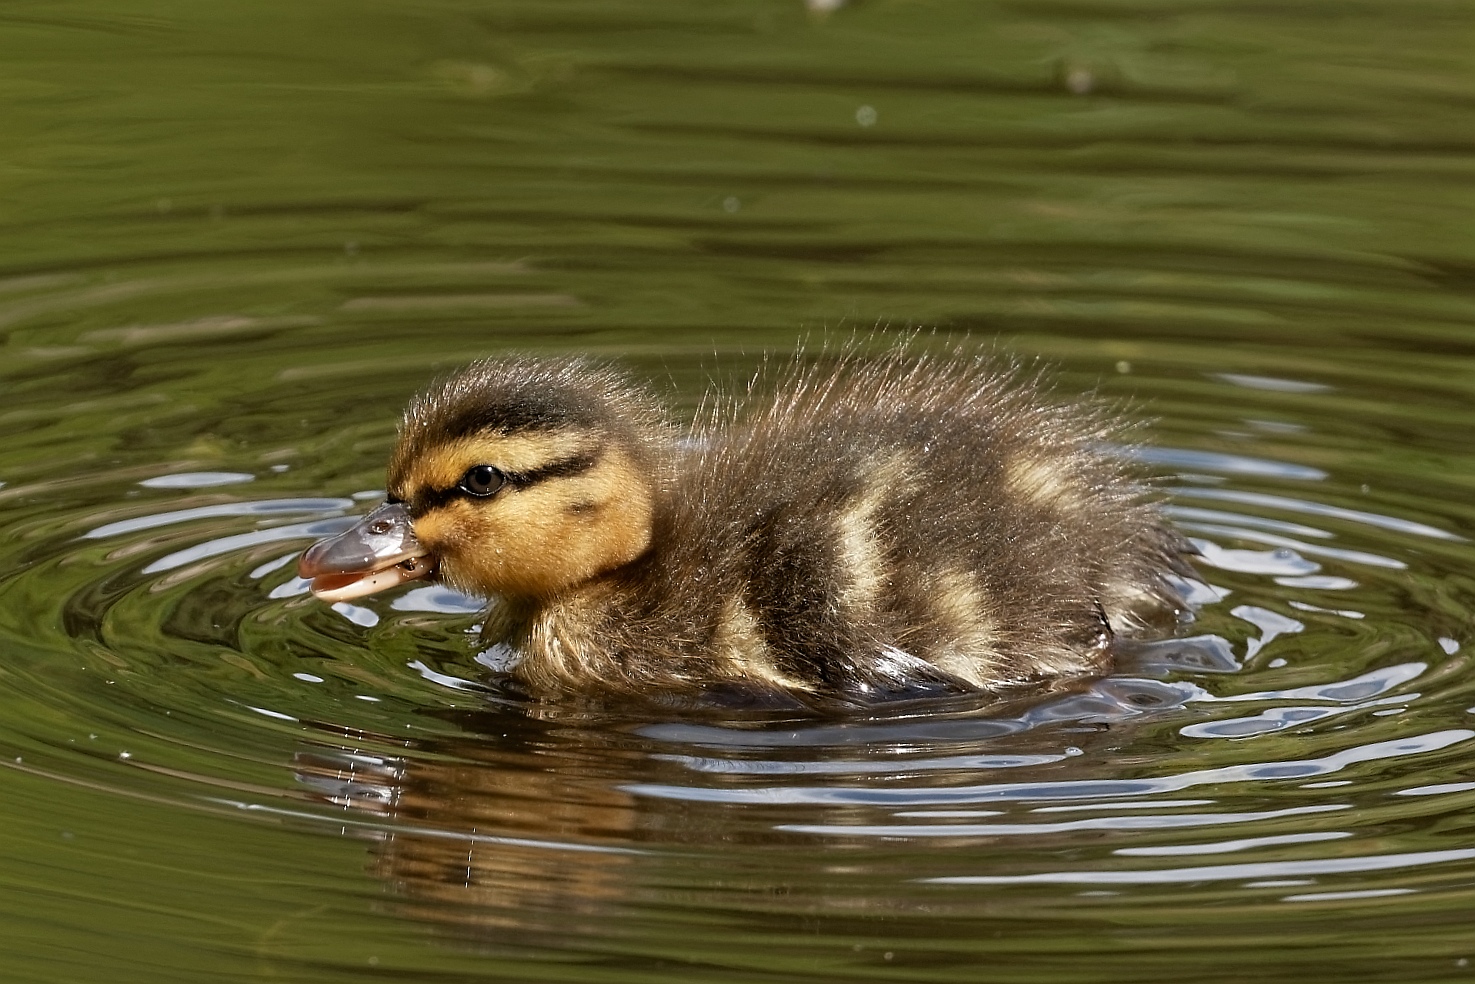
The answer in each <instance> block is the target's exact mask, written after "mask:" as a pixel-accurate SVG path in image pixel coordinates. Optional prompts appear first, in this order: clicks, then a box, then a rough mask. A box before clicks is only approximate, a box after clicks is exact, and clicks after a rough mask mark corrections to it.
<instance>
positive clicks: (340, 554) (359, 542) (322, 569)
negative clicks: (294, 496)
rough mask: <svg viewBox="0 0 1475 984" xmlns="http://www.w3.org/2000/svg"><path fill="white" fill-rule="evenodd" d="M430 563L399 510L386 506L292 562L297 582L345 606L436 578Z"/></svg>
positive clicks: (431, 559) (432, 559)
mask: <svg viewBox="0 0 1475 984" xmlns="http://www.w3.org/2000/svg"><path fill="white" fill-rule="evenodd" d="M435 569H436V562H435V557H434V556H433V555H431V554H430V552H429V551H427V550H426V549H425V548H424V547H422V546H421V545H420V541H418V540H417V539H415V527H414V524H413V523H412V521H411V519H410V514H409V512H408V511H406V509H405V507H404V504H403V503H399V502H386V503H384V504H383V505H382V506H380V507H379V508H377V509H375V510H374V511H373V512H371V513H369V515H367V516H365V517H364V518H363V519H361V520H359V521H358V522H357V523H356V524H354V525H353V526H352V527H350V528H349V529H347V530H344V531H343V532H342V533H339V534H338V535H337V536H333V537H329V538H327V539H325V540H319V541H318V542H317V543H314V544H313V545H312V546H311V547H309V548H308V550H307V552H306V553H304V554H303V555H302V557H301V558H300V559H299V560H298V561H297V574H298V576H299V577H303V578H307V579H309V580H311V581H312V593H313V594H315V595H317V596H318V597H319V598H321V599H323V600H324V601H328V602H338V601H348V600H349V599H352V598H362V597H363V596H365V595H371V594H376V593H377V592H380V591H384V590H386V589H388V588H392V587H395V586H396V585H399V584H404V583H406V582H407V581H415V580H419V579H420V578H423V577H427V576H429V575H430V574H433V573H435Z"/></svg>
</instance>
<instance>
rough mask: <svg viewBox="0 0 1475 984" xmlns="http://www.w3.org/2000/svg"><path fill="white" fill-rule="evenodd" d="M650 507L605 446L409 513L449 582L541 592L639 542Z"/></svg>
mask: <svg viewBox="0 0 1475 984" xmlns="http://www.w3.org/2000/svg"><path fill="white" fill-rule="evenodd" d="M570 450H571V451H573V452H574V453H577V446H570ZM555 460H557V459H555ZM456 477H458V478H459V477H460V473H457V476H456ZM652 511H653V504H652V501H651V491H650V487H649V484H648V482H646V481H644V480H642V476H641V473H640V471H639V470H638V469H637V468H636V466H635V464H634V463H633V462H632V461H631V460H630V458H629V457H628V455H626V454H625V453H624V452H623V451H620V450H619V449H612V450H610V451H609V452H608V453H607V454H605V455H604V457H603V458H601V459H600V460H599V462H598V463H597V464H595V465H594V466H593V467H591V468H589V469H588V470H587V471H584V472H581V473H579V474H576V475H569V476H560V477H555V478H549V479H546V480H544V481H541V482H538V483H536V484H533V485H530V486H527V487H524V488H516V487H510V488H507V489H504V490H503V491H502V492H500V493H499V494H497V495H495V496H491V497H489V498H486V499H468V498H452V499H450V500H449V501H447V502H444V503H442V504H441V505H438V506H436V507H435V508H433V509H430V510H429V511H428V512H426V513H424V514H423V515H421V516H419V517H417V518H416V519H415V536H416V538H417V539H419V541H420V543H421V544H422V545H423V546H424V547H426V549H428V550H430V551H431V552H433V553H435V554H436V555H437V557H438V558H439V559H440V564H441V572H442V574H443V575H444V576H445V577H446V579H447V580H448V581H450V582H451V583H452V584H455V585H456V586H457V587H460V588H462V589H464V590H468V591H471V592H474V593H478V594H483V595H486V594H500V595H504V596H512V597H535V598H546V597H550V596H552V595H554V594H557V593H558V592H561V591H563V590H564V589H566V588H569V587H571V586H573V585H577V584H580V583H583V582H585V581H587V580H589V579H591V578H594V577H597V576H598V575H600V574H602V573H604V572H605V571H608V570H611V569H613V568H615V567H618V566H620V565H622V564H626V563H629V562H630V561H631V560H634V559H635V558H636V557H637V556H639V555H640V554H641V553H642V552H644V551H645V549H646V548H647V547H648V546H649V545H650V537H651V516H652Z"/></svg>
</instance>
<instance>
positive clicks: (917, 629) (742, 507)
mask: <svg viewBox="0 0 1475 984" xmlns="http://www.w3.org/2000/svg"><path fill="white" fill-rule="evenodd" d="M1118 430H1119V426H1118V424H1117V422H1116V421H1114V420H1113V419H1112V418H1110V417H1109V416H1108V415H1106V414H1104V413H1102V412H1100V411H1098V410H1093V409H1090V408H1082V407H1079V406H1066V405H1062V404H1060V403H1057V402H1055V401H1054V400H1052V399H1051V398H1050V397H1049V396H1048V395H1047V394H1046V393H1045V392H1044V389H1043V386H1042V384H1041V383H1040V381H1039V379H1038V377H1037V376H1035V375H1032V374H1029V373H1026V372H1023V371H1021V370H1019V369H1018V368H1016V367H1013V366H1011V365H1008V364H1004V363H1001V362H1000V361H998V360H996V359H992V358H988V357H982V356H978V355H976V354H970V353H969V352H968V351H965V350H961V349H953V350H950V351H948V352H946V353H944V354H942V355H927V354H915V353H912V352H910V351H907V350H893V351H891V352H888V353H886V354H882V355H880V356H878V357H873V358H866V357H862V356H861V355H859V354H856V353H855V352H853V351H846V352H844V353H841V354H837V355H830V356H828V357H826V356H823V355H822V356H821V357H820V359H819V360H817V361H814V362H802V361H796V362H794V363H793V364H790V365H788V366H784V367H780V368H778V369H776V370H769V371H765V372H763V373H760V374H759V376H758V377H756V378H755V379H754V380H752V381H750V385H749V387H748V388H747V392H745V393H744V394H742V395H741V396H735V397H728V398H725V399H719V400H718V401H716V402H714V403H713V404H712V406H711V408H710V409H709V410H708V411H707V412H705V413H703V414H701V415H700V416H699V419H698V420H697V422H696V423H695V424H694V425H692V427H691V429H690V431H689V432H687V433H681V432H680V431H678V430H677V429H676V428H675V427H674V426H673V425H672V424H671V423H670V422H669V421H668V419H667V417H666V415H665V414H664V412H663V411H662V410H661V408H660V406H659V404H658V403H657V401H655V400H654V399H653V398H652V397H651V396H650V395H649V394H648V393H647V392H646V391H645V390H644V389H643V388H641V387H639V386H637V385H635V384H633V383H631V382H630V381H628V380H627V379H626V378H624V377H623V376H622V375H620V374H619V373H617V372H615V371H613V370H610V369H608V368H605V367H597V366H593V365H590V364H588V363H585V362H583V361H580V360H547V359H499V360H489V361H485V362H479V363H475V364H473V365H471V366H468V367H467V368H465V369H463V370H461V371H460V372H458V373H456V374H455V375H453V376H451V377H450V378H449V379H447V380H445V381H443V382H441V383H440V384H438V385H437V386H435V387H433V388H432V389H430V390H429V391H428V392H426V393H425V394H423V395H422V396H420V397H418V398H417V399H416V400H415V401H414V402H413V403H412V404H411V406H410V408H409V409H408V410H407V411H406V414H405V418H404V423H403V426H402V428H401V433H400V439H399V443H398V446H397V447H396V449H395V451H394V455H393V457H392V459H391V462H390V468H389V485H388V489H389V494H390V503H389V504H388V505H387V506H385V507H381V511H378V512H376V514H375V515H379V516H380V519H379V521H378V525H379V526H384V525H385V524H386V522H387V521H388V520H392V519H396V517H400V521H401V525H404V524H403V521H402V517H403V516H405V515H407V516H408V519H409V522H408V526H407V529H408V533H407V536H408V539H407V540H405V542H404V543H403V544H401V545H400V546H399V547H397V548H396V549H393V550H386V551H380V552H379V553H378V554H375V556H376V557H378V560H376V561H373V562H355V563H350V562H347V561H344V560H343V557H344V556H346V555H347V554H353V551H354V550H358V553H359V554H363V553H364V550H363V548H362V543H363V542H364V541H363V536H360V537H359V538H357V539H355V538H354V537H353V536H352V534H354V531H349V533H346V534H343V535H342V537H340V538H338V541H325V543H324V544H320V545H319V546H318V547H315V548H314V551H317V552H318V553H317V555H316V556H315V555H314V554H313V552H311V551H310V552H309V554H308V555H307V556H305V557H304V560H303V565H302V567H303V573H304V575H305V576H315V577H317V578H318V579H319V582H320V583H315V585H314V586H315V589H319V590H320V593H322V594H324V596H326V597H334V594H333V592H334V590H339V589H341V590H342V591H344V592H348V593H350V594H351V593H367V592H366V591H365V590H360V589H355V588H353V587H351V585H352V584H354V583H356V578H362V577H363V576H366V575H368V574H369V573H370V572H371V571H372V572H374V574H375V576H378V577H381V578H383V577H384V576H385V571H386V570H387V569H388V567H389V566H392V565H393V564H399V565H401V567H402V568H403V570H404V571H405V572H406V573H404V574H403V575H400V579H406V578H409V577H414V576H418V575H419V574H421V573H424V572H425V571H427V570H431V569H432V565H434V567H433V569H438V571H439V574H440V576H441V577H442V578H444V579H445V580H446V581H447V582H448V583H449V584H451V585H453V586H455V587H457V588H459V589H461V590H463V591H467V592H470V593H474V594H478V595H482V596H487V597H493V598H494V599H496V600H495V602H494V607H493V610H492V612H491V613H490V614H489V616H488V633H489V635H491V636H492V637H493V638H494V639H499V640H501V641H504V642H505V643H506V644H507V645H508V646H510V647H511V648H512V649H513V650H514V651H515V652H516V653H518V654H519V656H520V662H519V663H518V664H517V666H516V669H515V670H514V673H515V674H516V675H517V676H518V677H519V678H520V679H521V680H522V681H523V683H524V684H525V685H526V686H527V687H528V688H529V689H530V690H532V691H533V692H535V693H538V694H556V693H560V692H568V691H578V692H588V691H604V692H607V693H617V694H619V693H623V694H645V695H652V696H656V697H660V698H663V699H665V698H669V697H671V696H679V695H683V694H695V693H697V692H700V691H706V690H712V689H739V690H743V689H751V690H756V691H760V692H762V691H768V692H785V693H789V694H792V695H794V696H797V697H799V698H800V699H803V700H811V699H825V698H837V699H842V700H858V701H869V700H877V699H882V698H885V697H888V696H900V695H916V694H919V693H924V692H928V691H932V690H985V691H989V690H1002V689H1004V688H1008V687H1011V686H1014V685H1018V684H1023V683H1027V682H1030V681H1034V680H1040V679H1044V678H1050V677H1058V676H1062V675H1078V674H1084V673H1091V672H1095V671H1099V670H1101V669H1102V668H1103V667H1104V666H1105V665H1106V663H1107V661H1108V658H1109V648H1110V647H1109V643H1110V641H1111V639H1112V638H1113V635H1114V634H1117V633H1124V632H1130V631H1132V630H1133V629H1134V628H1136V627H1137V626H1138V624H1139V621H1140V619H1141V618H1143V617H1144V616H1146V615H1149V614H1151V613H1154V612H1162V611H1171V610H1174V609H1177V608H1179V607H1181V604H1182V602H1181V601H1180V599H1179V597H1178V594H1177V593H1176V591H1175V589H1174V587H1173V578H1172V573H1173V572H1183V571H1184V570H1185V569H1186V568H1185V567H1184V562H1183V560H1182V553H1183V549H1184V546H1183V543H1182V541H1181V540H1180V539H1179V538H1178V537H1177V536H1176V535H1175V534H1174V533H1173V532H1171V531H1170V530H1169V529H1168V528H1167V527H1166V525H1165V524H1164V522H1163V520H1162V518H1161V516H1160V515H1159V513H1158V510H1157V508H1156V507H1155V506H1154V505H1153V504H1152V503H1151V502H1150V501H1149V500H1148V499H1147V498H1146V497H1145V496H1144V494H1143V490H1142V488H1141V486H1140V485H1139V484H1137V483H1136V482H1135V481H1134V480H1133V479H1132V478H1131V477H1130V476H1129V475H1128V474H1127V473H1126V471H1125V469H1124V466H1123V464H1122V461H1121V458H1120V457H1119V456H1113V455H1110V454H1108V453H1106V452H1105V451H1104V450H1103V444H1104V443H1105V442H1106V441H1107V440H1108V439H1110V438H1112V437H1113V436H1114V435H1115V434H1116V433H1117V431H1118ZM396 509H397V510H400V512H399V513H397V514H396V515H395V516H390V515H389V514H388V513H387V512H383V511H384V510H391V511H392V510H396ZM381 513H382V515H381ZM375 515H371V516H370V517H368V518H367V519H366V520H365V522H364V524H361V527H363V528H365V529H367V528H368V526H369V525H371V521H374V520H375ZM356 529H359V528H356ZM345 538H347V539H346V541H345ZM345 542H346V543H347V544H348V545H349V546H351V547H352V548H353V549H347V548H346V547H345ZM335 543H337V547H336V548H334V547H333V545H334V544H335ZM346 549H347V553H345V550H346ZM334 550H336V553H335V552H334ZM330 554H331V556H330ZM354 556H355V557H357V556H358V554H354ZM389 580H390V581H393V580H395V578H389ZM345 584H347V585H350V587H343V586H344V585H345ZM378 586H382V585H380V584H379V582H377V581H376V582H375V583H374V587H373V588H370V589H369V590H374V589H377V587H378ZM345 596H347V595H345Z"/></svg>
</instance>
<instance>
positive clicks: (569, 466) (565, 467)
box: [410, 450, 599, 517]
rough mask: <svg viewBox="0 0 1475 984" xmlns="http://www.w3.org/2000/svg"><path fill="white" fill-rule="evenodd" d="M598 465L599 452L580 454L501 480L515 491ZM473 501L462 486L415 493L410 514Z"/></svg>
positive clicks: (416, 515)
mask: <svg viewBox="0 0 1475 984" xmlns="http://www.w3.org/2000/svg"><path fill="white" fill-rule="evenodd" d="M598 463H599V451H598V450H593V451H584V452H581V453H580V454H576V455H574V456H573V457H570V458H563V459H560V460H558V461H550V462H549V463H548V464H546V465H543V466H542V467H540V468H533V469H530V470H528V471H521V472H514V471H504V472H502V478H503V480H504V483H505V484H504V486H503V487H504V488H506V487H507V486H511V487H512V488H514V489H525V488H527V487H528V486H530V485H536V484H538V483H539V482H543V481H547V480H548V479H550V478H569V477H571V476H573V475H578V474H581V473H583V472H586V471H588V470H589V469H591V468H593V467H594V466H595V465H596V464H598ZM473 498H476V496H473V495H471V494H470V493H468V492H467V491H466V490H465V489H463V488H461V486H459V485H453V486H451V487H450V488H448V489H422V490H421V491H419V492H417V493H415V495H414V496H413V498H412V499H411V502H410V515H411V516H415V517H419V516H423V515H425V514H426V513H428V512H430V511H431V510H432V509H439V508H440V507H441V506H444V505H445V504H446V503H448V502H450V501H451V500H452V499H473Z"/></svg>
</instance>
